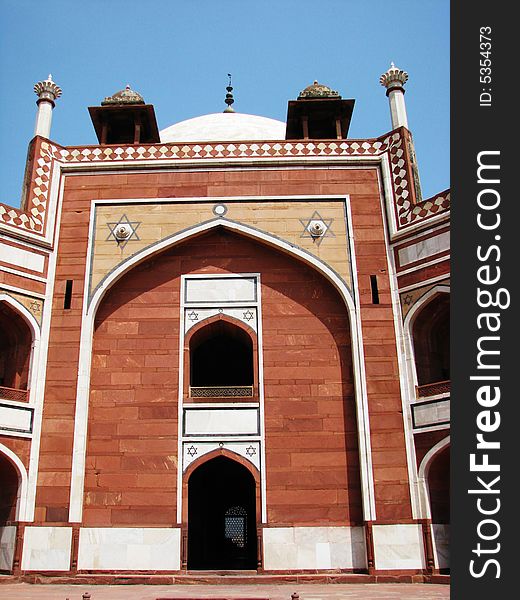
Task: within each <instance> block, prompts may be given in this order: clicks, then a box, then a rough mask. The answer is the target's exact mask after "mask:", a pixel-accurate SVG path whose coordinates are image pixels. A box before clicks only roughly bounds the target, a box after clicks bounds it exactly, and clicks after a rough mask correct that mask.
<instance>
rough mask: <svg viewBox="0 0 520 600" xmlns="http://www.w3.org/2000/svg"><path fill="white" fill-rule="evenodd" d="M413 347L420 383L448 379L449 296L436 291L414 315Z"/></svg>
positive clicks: (431, 382)
mask: <svg viewBox="0 0 520 600" xmlns="http://www.w3.org/2000/svg"><path fill="white" fill-rule="evenodd" d="M412 336H413V347H414V358H415V368H416V372H417V384H418V385H419V387H421V386H426V385H429V384H433V383H438V382H444V381H449V379H450V296H449V294H437V295H436V296H434V297H433V298H432V299H431V300H430V301H429V302H428V303H427V304H426V306H424V307H423V308H422V309H421V310H420V312H419V313H418V314H417V316H416V317H415V320H414V323H413V327H412Z"/></svg>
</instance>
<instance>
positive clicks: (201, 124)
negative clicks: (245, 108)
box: [159, 113, 285, 142]
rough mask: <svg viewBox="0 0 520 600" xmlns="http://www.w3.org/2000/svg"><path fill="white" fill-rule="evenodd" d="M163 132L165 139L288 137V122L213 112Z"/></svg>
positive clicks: (178, 140) (198, 140) (243, 139)
mask: <svg viewBox="0 0 520 600" xmlns="http://www.w3.org/2000/svg"><path fill="white" fill-rule="evenodd" d="M159 135H160V137H161V142H228V141H237V140H240V141H249V140H251V141H256V140H284V139H285V123H284V122H283V121H277V120H276V119H268V118H267V117H258V116H256V115H245V114H242V113H212V114H209V115H203V116H202V117H195V118H194V119H188V120H186V121H181V122H180V123H175V124H174V125H171V126H170V127H167V128H166V129H163V130H161V131H160V132H159Z"/></svg>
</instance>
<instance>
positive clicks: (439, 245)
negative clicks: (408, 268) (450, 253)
mask: <svg viewBox="0 0 520 600" xmlns="http://www.w3.org/2000/svg"><path fill="white" fill-rule="evenodd" d="M449 249H450V232H449V231H445V232H444V233H440V234H439V235H435V236H433V237H431V238H427V239H426V240H421V241H420V242H416V243H415V244H410V246H406V247H405V248H401V249H400V250H399V252H398V254H399V263H400V265H401V266H404V265H407V264H409V263H413V262H416V261H418V260H421V259H423V258H428V256H434V255H435V254H440V253H441V252H445V251H446V250H449Z"/></svg>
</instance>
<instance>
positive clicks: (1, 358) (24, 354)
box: [0, 302, 32, 400]
mask: <svg viewBox="0 0 520 600" xmlns="http://www.w3.org/2000/svg"><path fill="white" fill-rule="evenodd" d="M31 349H32V333H31V330H30V328H29V326H28V325H27V323H26V322H25V320H24V319H23V318H22V317H21V316H20V315H19V313H18V312H17V311H15V310H13V309H12V308H11V307H10V306H9V304H7V303H6V302H0V396H1V397H8V398H9V399H11V400H24V399H25V397H24V398H21V397H19V394H18V395H17V394H16V393H15V390H18V391H20V392H22V391H26V390H27V389H28V386H29V366H30V360H31ZM6 394H10V395H8V396H7V395H6ZM25 396H26V394H25Z"/></svg>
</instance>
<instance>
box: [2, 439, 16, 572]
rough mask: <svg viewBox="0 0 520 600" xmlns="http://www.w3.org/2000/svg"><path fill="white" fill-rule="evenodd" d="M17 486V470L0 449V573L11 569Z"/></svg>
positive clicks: (14, 540) (14, 538)
mask: <svg viewBox="0 0 520 600" xmlns="http://www.w3.org/2000/svg"><path fill="white" fill-rule="evenodd" d="M19 488H20V479H19V477H18V471H17V469H16V467H15V466H14V464H13V463H12V462H11V461H10V460H9V459H8V458H7V457H6V456H5V455H4V454H3V452H2V451H1V450H0V540H1V542H2V544H1V552H0V573H11V572H12V569H13V559H14V548H15V543H16V529H17V527H16V519H17V514H16V512H17V511H16V507H17V503H18V496H19Z"/></svg>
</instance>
